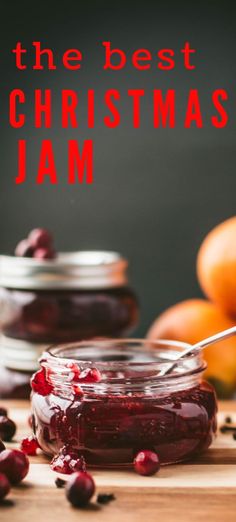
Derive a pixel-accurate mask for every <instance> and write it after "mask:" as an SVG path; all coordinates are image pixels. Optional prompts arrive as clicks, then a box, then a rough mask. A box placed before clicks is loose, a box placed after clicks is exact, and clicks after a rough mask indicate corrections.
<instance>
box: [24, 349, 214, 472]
mask: <svg viewBox="0 0 236 522" xmlns="http://www.w3.org/2000/svg"><path fill="white" fill-rule="evenodd" d="M187 346H188V345H186V344H182V343H177V342H174V341H153V342H151V341H147V340H141V341H139V340H120V341H119V340H100V341H87V342H82V343H79V344H74V343H73V344H71V345H65V346H59V347H52V348H50V349H49V350H48V351H47V352H46V353H45V354H44V355H43V358H42V361H41V370H40V371H39V372H37V373H36V374H35V376H34V377H33V379H32V389H33V393H32V412H33V427H34V432H35V435H36V437H37V439H38V442H39V444H40V447H41V448H42V449H43V451H44V452H45V453H46V454H48V455H51V456H53V455H56V454H58V452H61V454H70V453H71V454H73V455H74V454H75V453H76V452H77V454H78V456H83V457H84V458H85V461H86V463H87V464H88V465H89V466H92V467H126V466H131V465H132V462H133V459H134V456H135V455H136V453H137V452H138V451H140V450H144V449H149V450H152V451H155V452H156V453H157V454H158V456H159V459H160V462H161V464H170V463H176V462H181V461H185V460H189V459H191V458H193V457H195V456H197V455H198V454H199V453H201V452H202V451H204V450H206V449H207V448H208V447H209V446H210V444H211V442H212V440H213V438H214V436H215V433H216V412H217V403H216V396H215V392H214V389H213V388H212V386H211V385H209V384H208V383H206V382H205V381H204V380H203V379H202V373H203V371H204V370H205V368H206V365H205V363H204V361H203V359H202V354H201V353H200V352H198V353H197V354H196V353H195V354H192V355H191V356H185V357H183V358H182V359H179V360H178V362H177V363H176V365H175V367H174V369H173V370H172V372H171V373H170V374H166V375H165V376H159V373H160V370H162V369H163V368H164V367H165V365H169V363H170V359H171V360H173V359H175V358H176V356H177V355H178V354H179V352H181V351H183V350H184V349H185V348H186V347H187ZM62 448H64V449H63V450H62ZM63 452H64V453H63Z"/></svg>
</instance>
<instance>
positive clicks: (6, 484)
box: [0, 473, 10, 501]
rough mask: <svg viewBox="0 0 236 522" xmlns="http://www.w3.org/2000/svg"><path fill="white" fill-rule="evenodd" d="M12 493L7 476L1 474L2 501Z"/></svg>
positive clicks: (0, 495)
mask: <svg viewBox="0 0 236 522" xmlns="http://www.w3.org/2000/svg"><path fill="white" fill-rule="evenodd" d="M9 491H10V483H9V480H8V478H7V477H6V475H3V473H0V501H1V500H3V499H4V498H5V497H6V496H7V494H8V493H9Z"/></svg>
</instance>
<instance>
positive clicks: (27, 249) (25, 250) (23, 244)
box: [15, 239, 34, 257]
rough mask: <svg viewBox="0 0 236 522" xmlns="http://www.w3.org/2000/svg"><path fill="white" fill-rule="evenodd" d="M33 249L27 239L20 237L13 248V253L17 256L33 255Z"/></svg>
mask: <svg viewBox="0 0 236 522" xmlns="http://www.w3.org/2000/svg"><path fill="white" fill-rule="evenodd" d="M33 253H34V249H33V248H32V245H31V244H30V243H29V241H28V239H22V241H20V242H19V243H18V245H17V247H16V249H15V255H16V256H18V257H33Z"/></svg>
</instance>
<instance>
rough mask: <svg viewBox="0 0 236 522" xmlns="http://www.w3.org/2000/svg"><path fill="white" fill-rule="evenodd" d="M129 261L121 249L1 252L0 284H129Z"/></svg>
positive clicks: (36, 286) (54, 286)
mask: <svg viewBox="0 0 236 522" xmlns="http://www.w3.org/2000/svg"><path fill="white" fill-rule="evenodd" d="M127 266H128V262H127V260H126V259H125V258H124V257H122V256H121V255H120V254H119V253H118V252H113V251H109V250H80V251H74V252H59V253H58V255H57V256H56V258H55V259H50V260H39V259H35V258H27V257H17V256H7V255H1V256H0V286H2V287H5V288H14V289H22V290H23V289H24V290H27V289H39V290H40V289H55V290H57V289H64V288H65V289H67V288H71V289H94V288H111V287H119V286H124V285H126V284H127V275H126V270H127Z"/></svg>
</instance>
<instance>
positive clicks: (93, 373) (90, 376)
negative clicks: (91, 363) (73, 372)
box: [79, 368, 102, 383]
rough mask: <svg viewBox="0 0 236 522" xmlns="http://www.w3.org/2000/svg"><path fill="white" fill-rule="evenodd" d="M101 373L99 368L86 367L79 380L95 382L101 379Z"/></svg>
mask: <svg viewBox="0 0 236 522" xmlns="http://www.w3.org/2000/svg"><path fill="white" fill-rule="evenodd" d="M101 378H102V376H101V374H100V372H99V370H98V369H97V368H86V369H85V370H83V371H82V372H81V374H80V376H79V382H81V383H82V382H86V383H94V382H100V381H101Z"/></svg>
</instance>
